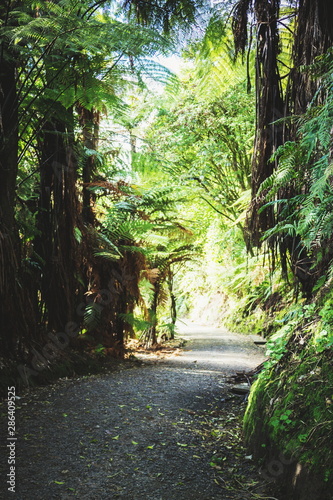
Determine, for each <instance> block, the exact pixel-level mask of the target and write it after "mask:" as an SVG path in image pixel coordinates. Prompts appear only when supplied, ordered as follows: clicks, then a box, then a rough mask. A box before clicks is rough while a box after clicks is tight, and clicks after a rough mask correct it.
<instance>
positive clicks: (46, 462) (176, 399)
mask: <svg viewBox="0 0 333 500" xmlns="http://www.w3.org/2000/svg"><path fill="white" fill-rule="evenodd" d="M181 330H182V332H181V333H182V336H184V337H185V338H186V339H187V344H186V347H185V349H184V350H183V351H181V352H180V353H177V354H176V355H171V356H170V357H168V358H164V359H161V360H158V359H157V357H156V359H151V358H149V361H147V362H145V363H143V364H135V365H134V366H132V367H131V368H130V369H128V368H124V369H119V370H118V371H116V372H114V373H111V374H108V375H102V376H92V377H81V378H79V379H70V380H62V381H59V382H57V383H56V384H55V385H53V386H49V387H44V388H39V389H36V390H34V391H33V392H32V393H30V394H28V395H25V396H23V397H22V399H20V400H18V401H17V405H18V408H17V410H16V421H17V427H18V432H17V444H16V492H15V493H10V492H8V491H6V490H7V486H8V485H7V486H6V484H5V482H6V477H5V476H6V474H7V472H8V470H7V469H8V465H7V464H6V462H5V461H4V458H5V456H7V455H8V451H6V450H4V452H2V459H1V464H2V466H1V486H0V498H4V499H6V498H15V499H20V500H50V499H53V498H55V499H67V498H68V499H69V498H80V499H89V500H95V499H96V500H99V499H113V498H126V499H133V500H136V499H138V500H139V499H142V500H143V499H145V500H146V499H149V500H150V499H151V500H182V499H184V500H190V499H193V500H212V499H238V500H250V499H252V498H258V491H260V489H258V485H257V486H256V481H258V475H257V474H256V470H255V468H254V467H253V466H252V465H251V463H250V462H249V461H248V460H246V459H245V451H244V450H243V448H242V446H241V444H240V439H241V438H240V430H239V429H240V424H239V414H240V413H241V411H242V406H243V405H244V403H243V402H242V398H239V397H238V396H231V395H230V393H228V384H226V377H228V376H229V375H232V374H233V373H234V372H235V371H239V370H248V369H251V368H254V367H255V366H256V365H258V364H259V363H260V362H261V361H262V360H263V350H262V349H261V348H258V347H255V346H254V344H253V342H252V341H251V339H250V338H248V337H245V336H241V335H235V334H230V333H228V332H225V331H224V330H221V329H214V328H208V327H202V326H198V325H187V326H186V325H182V326H181ZM6 409H7V408H6V406H5V405H3V406H2V408H1V409H0V411H2V413H3V412H5V411H6ZM5 432H6V429H4V428H1V436H4V435H5ZM3 442H4V439H2V443H1V444H2V445H3Z"/></svg>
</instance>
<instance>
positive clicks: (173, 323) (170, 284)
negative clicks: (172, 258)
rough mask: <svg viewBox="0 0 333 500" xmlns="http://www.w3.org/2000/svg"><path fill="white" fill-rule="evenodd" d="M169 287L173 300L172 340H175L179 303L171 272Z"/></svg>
mask: <svg viewBox="0 0 333 500" xmlns="http://www.w3.org/2000/svg"><path fill="white" fill-rule="evenodd" d="M168 287H169V293H170V300H171V305H170V313H171V325H172V326H171V333H170V338H171V339H174V338H175V325H176V321H177V303H176V297H175V294H174V293H173V279H172V273H171V271H170V273H169V278H168Z"/></svg>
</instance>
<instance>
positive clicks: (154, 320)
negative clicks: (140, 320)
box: [149, 282, 161, 345]
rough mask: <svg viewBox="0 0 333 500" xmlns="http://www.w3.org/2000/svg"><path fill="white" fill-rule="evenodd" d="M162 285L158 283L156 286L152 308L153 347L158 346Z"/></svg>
mask: <svg viewBox="0 0 333 500" xmlns="http://www.w3.org/2000/svg"><path fill="white" fill-rule="evenodd" d="M160 289H161V287H160V284H159V283H158V282H156V283H155V284H154V295H153V301H152V304H151V307H150V311H149V312H150V319H151V321H152V326H151V343H152V345H154V344H157V304H158V297H159V294H160Z"/></svg>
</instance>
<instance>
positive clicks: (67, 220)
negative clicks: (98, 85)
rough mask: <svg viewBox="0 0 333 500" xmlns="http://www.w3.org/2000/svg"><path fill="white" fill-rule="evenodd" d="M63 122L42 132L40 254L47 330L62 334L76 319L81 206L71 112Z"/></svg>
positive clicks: (54, 121)
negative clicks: (79, 207)
mask: <svg viewBox="0 0 333 500" xmlns="http://www.w3.org/2000/svg"><path fill="white" fill-rule="evenodd" d="M62 113H63V115H64V120H65V119H66V118H67V119H68V121H67V125H69V128H67V126H66V122H65V121H59V120H58V119H50V120H49V121H48V122H47V123H45V124H44V126H43V130H42V138H41V142H42V160H41V174H40V207H39V213H38V228H39V230H40V232H41V237H40V238H38V239H37V242H36V249H37V253H39V255H40V256H41V257H42V259H43V261H44V269H43V279H42V298H43V300H44V302H45V304H46V309H47V321H48V327H49V329H51V330H58V331H62V330H63V328H64V327H65V325H66V323H67V322H69V321H73V320H74V319H75V311H76V306H77V304H76V302H78V300H79V297H78V296H77V295H78V281H77V279H76V277H75V273H76V272H78V268H79V262H78V260H79V259H78V243H77V241H76V239H75V228H76V227H77V226H78V225H79V224H78V220H77V214H78V200H77V192H76V160H75V155H74V148H73V147H72V139H71V138H72V137H73V135H74V129H73V128H72V126H71V122H72V112H71V110H65V109H63V110H62Z"/></svg>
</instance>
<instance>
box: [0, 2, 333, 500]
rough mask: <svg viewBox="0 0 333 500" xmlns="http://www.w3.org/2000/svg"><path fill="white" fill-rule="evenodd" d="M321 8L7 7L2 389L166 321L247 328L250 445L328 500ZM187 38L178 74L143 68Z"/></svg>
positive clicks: (3, 21)
mask: <svg viewBox="0 0 333 500" xmlns="http://www.w3.org/2000/svg"><path fill="white" fill-rule="evenodd" d="M329 13H330V5H329V2H328V1H312V0H290V1H289V2H280V1H279V0H274V1H268V0H239V1H237V2H236V1H235V2H232V1H230V2H224V3H223V5H219V6H218V4H217V6H216V7H215V8H211V9H210V8H208V7H207V6H205V5H202V4H201V2H193V1H192V0H186V1H183V0H172V1H170V0H167V1H158V2H141V1H135V0H133V1H126V2H124V3H123V4H120V3H118V2H116V1H110V2H107V1H105V2H104V1H103V2H90V1H84V2H79V4H78V3H77V2H76V1H74V0H61V1H55V2H50V1H40V2H30V1H28V0H26V1H23V2H15V1H14V2H7V4H6V5H4V6H0V32H1V52H0V132H1V137H0V342H1V358H0V369H1V372H2V374H6V375H5V376H4V375H3V380H4V382H5V384H6V385H7V382H11V381H17V380H18V377H20V378H19V380H20V381H21V382H22V381H23V380H24V381H25V382H26V383H30V380H31V379H32V380H35V379H36V378H38V376H40V375H41V377H40V378H41V379H43V377H45V376H46V375H45V373H46V368H52V369H53V368H54V367H55V366H58V367H59V366H63V365H65V364H68V365H69V366H71V363H73V359H74V358H75V356H77V355H78V353H80V355H83V353H85V354H84V355H85V356H87V354H88V358H89V359H91V358H93V357H95V358H96V357H97V358H98V359H100V357H101V356H102V355H104V356H105V355H113V356H119V357H123V356H124V355H125V353H126V350H125V348H126V345H125V343H126V339H127V338H128V337H134V336H137V337H139V336H141V338H142V340H143V341H144V343H145V345H147V346H149V345H151V344H152V343H156V342H157V340H158V338H159V337H160V336H169V337H173V336H174V333H175V323H176V318H177V315H179V314H182V315H185V314H188V315H191V314H192V317H195V314H197V315H198V314H199V315H201V318H202V315H203V314H205V319H207V320H208V321H216V322H221V321H224V324H226V325H228V326H229V328H237V329H238V330H240V331H245V332H247V333H248V332H252V333H253V332H256V333H261V334H263V335H264V336H266V337H269V339H268V355H269V356H270V359H269V361H268V362H267V364H266V365H265V367H264V370H263V372H262V373H261V374H260V376H259V379H258V381H257V382H256V384H255V386H254V388H253V391H252V394H251V397H250V402H249V406H248V411H247V414H246V418H245V432H246V437H247V440H248V442H249V443H250V445H251V446H252V448H253V449H254V450H255V453H256V454H257V455H258V456H263V457H264V458H266V460H269V459H271V458H272V455H273V454H274V453H279V452H281V451H282V452H283V453H284V454H285V455H286V456H289V455H290V454H292V453H293V457H294V462H295V463H296V464H297V463H298V462H299V463H300V464H301V467H303V468H306V470H310V471H311V472H312V473H313V474H316V475H317V477H320V479H321V480H322V481H323V484H324V487H323V488H322V492H321V494H322V498H326V497H325V495H326V490H325V488H326V486H325V484H326V483H327V484H331V482H332V480H333V479H332V470H331V466H330V463H329V460H330V458H331V454H330V453H331V452H330V451H329V450H328V448H327V446H325V445H324V440H325V438H328V437H331V436H332V419H331V406H330V405H331V392H330V391H331V381H332V375H331V368H330V365H331V357H332V318H331V316H332V314H331V304H332V278H333V271H332V269H333V268H332V258H333V250H332V241H333V239H332V234H333V229H332V206H333V195H332V103H333V94H332V69H333V68H332V65H333V53H332V38H333V29H332V26H331V24H330V21H329V19H330V16H329ZM196 23H197V24H196ZM190 26H192V28H193V30H192V32H191V30H190V29H189V27H190ZM83 33H84V36H83V35H82V34H83ZM180 33H181V34H182V35H181V36H180V35H179V34H180ZM181 37H183V38H185V40H186V41H185V42H184V40H181ZM175 39H177V43H176V44H175V43H174V40H175ZM175 45H177V46H175ZM180 46H181V49H182V63H183V64H182V70H181V72H179V75H178V76H177V77H176V76H175V75H174V74H172V73H171V71H170V70H168V69H166V68H165V67H163V66H162V65H161V64H160V63H158V62H157V59H158V57H161V56H163V55H164V56H165V55H166V54H169V53H170V51H172V50H178V52H179V51H180ZM179 60H180V58H179ZM152 82H153V83H152ZM212 309H214V312H215V315H213V314H210V311H211V310H212ZM82 359H83V358H81V360H82ZM84 359H87V358H84ZM81 362H82V361H81ZM17 366H18V367H19V370H17ZM58 373H62V372H58ZM300 386H302V388H301V389H300ZM316 387H320V389H318V390H317V391H315V390H314V388H316ZM314 449H316V452H315V453H314ZM282 469H283V468H282ZM281 474H282V472H281ZM296 482H297V481H296ZM325 482H326V483H325ZM295 484H296V483H295ZM326 489H327V488H326Z"/></svg>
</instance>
